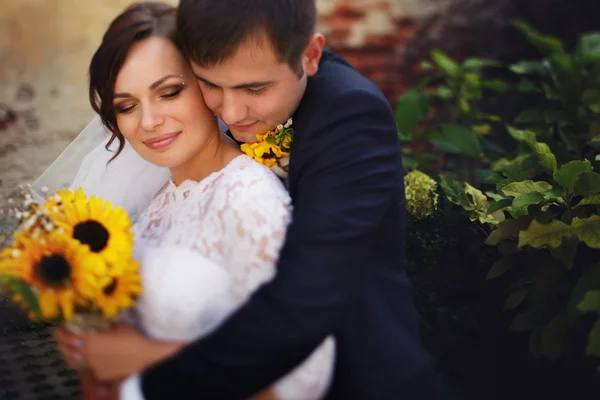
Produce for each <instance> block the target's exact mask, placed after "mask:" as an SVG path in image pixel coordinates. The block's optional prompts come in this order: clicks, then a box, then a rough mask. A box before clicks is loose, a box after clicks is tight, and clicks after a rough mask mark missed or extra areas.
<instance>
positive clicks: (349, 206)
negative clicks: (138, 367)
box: [122, 0, 443, 400]
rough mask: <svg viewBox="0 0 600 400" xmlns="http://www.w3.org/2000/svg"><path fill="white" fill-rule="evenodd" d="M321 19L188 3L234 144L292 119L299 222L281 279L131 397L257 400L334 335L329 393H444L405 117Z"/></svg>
mask: <svg viewBox="0 0 600 400" xmlns="http://www.w3.org/2000/svg"><path fill="white" fill-rule="evenodd" d="M315 21H316V7H315V0H218V1H215V0H181V2H180V6H179V14H178V29H179V31H180V36H181V45H182V47H183V49H184V51H185V52H186V54H187V55H188V56H189V58H190V61H191V63H192V67H193V70H194V73H195V74H196V76H197V78H198V81H199V84H200V87H201V88H202V93H203V95H204V100H205V101H206V104H207V105H208V107H209V108H210V109H211V110H212V111H213V112H214V114H215V115H217V116H218V117H219V118H221V119H222V120H223V121H224V122H225V123H226V124H227V125H228V127H229V128H230V132H231V134H232V136H233V137H234V138H235V139H236V140H238V141H240V142H253V141H255V140H256V138H255V135H256V134H260V133H264V132H266V131H267V130H269V129H272V128H274V127H275V126H277V125H278V124H281V123H283V122H285V121H286V120H287V119H288V118H290V117H292V118H293V127H294V131H295V137H294V142H293V145H292V150H291V154H292V155H291V162H290V167H289V177H288V179H289V181H288V187H289V191H290V194H291V196H292V198H293V202H294V213H293V223H292V224H291V226H290V227H289V231H288V233H287V237H286V241H285V245H284V247H283V250H282V252H281V258H280V261H279V264H278V273H277V275H276V277H275V278H274V280H273V281H271V282H270V283H268V284H266V285H265V286H263V287H262V288H261V289H260V290H258V291H257V292H256V293H255V294H254V295H253V296H252V297H251V299H250V300H249V302H248V303H247V304H246V305H245V306H244V307H242V308H241V309H240V310H239V312H237V313H236V314H234V315H233V317H232V318H231V319H230V320H229V321H228V322H226V323H225V324H224V325H223V326H222V327H221V328H220V329H218V330H217V331H216V332H215V333H214V334H212V335H211V336H209V337H208V338H205V339H203V340H199V341H197V342H195V343H193V344H191V345H190V346H189V347H187V348H186V349H185V350H183V351H182V352H181V353H179V354H178V355H177V356H175V357H173V358H171V359H169V360H167V361H165V362H163V363H162V364H160V365H156V366H154V367H152V368H150V369H148V370H147V371H145V372H144V373H143V374H140V375H139V376H134V377H133V378H130V379H129V380H128V381H127V382H126V384H125V385H124V386H123V388H122V393H124V391H129V393H131V392H130V391H133V392H136V391H138V392H139V391H140V390H141V392H143V396H144V398H146V399H188V398H202V399H217V398H218V399H242V398H248V397H249V396H251V395H253V394H255V393H258V392H259V391H260V390H261V389H264V388H265V387H267V386H268V385H269V384H270V383H272V382H274V381H275V380H277V378H279V377H281V376H283V375H284V374H285V373H286V372H288V371H290V370H291V369H293V367H295V366H297V365H299V364H300V363H301V362H302V361H303V360H304V359H305V358H306V357H307V356H308V355H309V354H310V353H311V351H312V350H314V349H315V348H316V347H317V346H318V345H319V344H320V343H321V342H322V341H323V340H324V339H325V337H327V336H328V335H330V334H334V335H335V338H336V343H337V357H336V364H335V376H334V380H333V383H332V387H331V390H330V393H329V395H328V398H330V399H361V400H371V399H377V400H385V399H390V400H391V399H394V400H396V399H402V400H417V399H418V400H429V399H441V398H443V395H442V389H441V386H440V383H439V382H438V378H437V376H436V375H435V374H434V372H433V371H432V368H431V366H430V360H429V356H428V354H427V353H426V351H425V350H424V349H423V347H422V345H421V342H420V340H419V333H418V317H417V314H416V312H415V309H414V306H413V300H412V297H413V296H412V291H411V286H410V284H409V281H408V279H407V277H406V274H405V271H404V269H405V249H404V237H405V229H406V218H405V205H404V200H405V199H404V188H403V170H402V163H401V160H400V155H399V153H400V148H399V143H398V139H397V134H396V124H395V121H394V116H393V113H392V110H391V109H390V106H389V104H388V102H387V100H386V99H385V97H384V96H383V95H382V94H381V92H380V91H379V90H378V89H377V88H376V87H375V86H374V85H373V84H372V83H371V82H369V81H368V80H367V79H365V78H364V77H362V76H361V75H360V74H359V73H358V72H357V71H356V70H354V69H353V68H352V67H351V66H350V65H349V64H348V63H347V62H346V61H344V60H343V59H341V58H339V57H337V56H336V55H334V54H333V53H331V52H330V51H328V50H327V49H326V48H324V39H323V36H322V35H321V34H319V33H314V29H315ZM127 398H129V397H127Z"/></svg>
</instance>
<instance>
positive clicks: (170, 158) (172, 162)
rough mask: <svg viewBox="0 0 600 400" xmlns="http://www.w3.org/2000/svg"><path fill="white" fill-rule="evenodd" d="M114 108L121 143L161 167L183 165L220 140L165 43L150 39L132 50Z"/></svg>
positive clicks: (186, 70)
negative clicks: (122, 140)
mask: <svg viewBox="0 0 600 400" xmlns="http://www.w3.org/2000/svg"><path fill="white" fill-rule="evenodd" d="M113 104H114V108H115V112H116V117H117V125H118V127H119V130H120V131H121V133H122V134H123V136H125V139H127V141H128V142H129V143H130V144H131V146H132V147H133V148H134V149H135V151H136V152H137V153H138V154H139V155H140V156H142V157H143V158H144V159H146V160H147V161H149V162H151V163H153V164H156V165H159V166H162V167H168V168H173V167H177V166H180V165H182V164H184V163H185V162H186V161H188V160H190V159H191V158H192V157H194V156H195V155H196V154H198V153H199V152H200V150H201V149H202V148H203V147H204V146H205V145H206V144H207V143H208V142H209V141H211V140H214V139H215V136H216V135H218V128H217V121H216V118H215V116H214V115H213V114H212V113H211V112H210V111H209V110H208V108H207V107H206V104H205V103H204V99H203V98H202V93H201V91H200V89H199V87H198V83H197V80H196V79H194V75H193V73H192V71H191V69H190V66H189V64H188V63H187V61H186V60H185V58H184V57H183V56H182V55H181V53H180V52H179V51H178V50H177V48H176V47H175V46H174V45H173V43H171V42H170V41H169V40H168V39H165V38H161V37H151V38H149V39H146V40H143V41H141V42H139V43H136V44H135V45H134V46H133V47H132V48H131V49H130V51H129V54H128V55H127V58H126V60H125V63H124V64H123V67H122V68H121V70H120V71H119V74H118V75H117V79H116V81H115V91H114V100H113Z"/></svg>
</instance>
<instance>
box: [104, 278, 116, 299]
mask: <svg viewBox="0 0 600 400" xmlns="http://www.w3.org/2000/svg"><path fill="white" fill-rule="evenodd" d="M117 283H118V281H117V278H113V279H112V281H111V282H110V284H108V285H106V286H104V289H103V290H102V291H103V292H104V294H105V295H106V296H110V295H111V294H113V293H114V292H115V289H116V288H117Z"/></svg>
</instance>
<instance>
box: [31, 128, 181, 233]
mask: <svg viewBox="0 0 600 400" xmlns="http://www.w3.org/2000/svg"><path fill="white" fill-rule="evenodd" d="M109 139H110V133H109V132H108V131H107V129H106V128H105V127H104V125H102V121H101V120H100V117H99V116H96V117H95V118H94V119H92V121H91V122H90V123H89V124H88V125H87V126H86V127H85V129H84V130H83V131H81V133H80V134H79V135H78V136H77V137H76V138H75V140H73V142H72V143H71V144H70V145H69V146H68V147H67V148H66V149H65V150H64V151H63V152H62V154H61V155H60V156H59V157H58V158H57V159H56V160H55V161H54V162H53V163H52V164H51V165H50V167H48V169H47V170H46V171H44V173H42V175H41V176H40V177H39V178H37V179H36V181H35V182H33V184H32V185H31V195H32V197H33V199H34V200H35V201H36V202H43V201H44V200H45V198H46V196H47V195H49V194H53V193H56V192H57V191H58V190H60V189H62V188H69V189H73V190H75V189H77V188H82V189H83V190H84V192H85V193H86V195H88V196H90V195H96V196H99V197H102V198H103V199H104V200H108V201H110V202H111V203H113V204H114V205H115V206H121V207H123V209H124V210H125V211H127V213H128V214H129V217H130V218H131V220H132V221H133V222H135V221H136V220H137V218H138V216H139V215H140V213H141V212H142V211H143V210H144V209H145V208H146V207H147V206H148V204H149V203H150V201H151V200H152V198H153V197H154V195H155V194H156V193H157V192H158V191H159V190H160V189H161V188H162V187H163V186H164V184H165V183H166V182H167V181H168V180H169V178H170V172H169V169H168V168H163V167H158V166H156V165H154V164H151V163H150V162H148V161H146V160H144V159H143V158H142V157H140V156H139V155H138V154H137V153H136V152H135V151H134V150H133V148H132V147H131V146H130V145H129V143H126V144H125V148H124V149H123V151H122V152H121V154H119V156H117V157H116V158H115V159H114V160H113V161H111V162H110V163H109V162H108V161H109V160H110V159H111V158H112V157H113V155H114V154H115V151H116V149H117V148H118V142H117V141H116V140H115V141H114V142H113V144H112V145H111V148H110V150H111V151H108V150H106V148H105V146H106V144H107V143H108V141H109Z"/></svg>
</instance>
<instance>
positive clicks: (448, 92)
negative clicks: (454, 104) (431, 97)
mask: <svg viewBox="0 0 600 400" xmlns="http://www.w3.org/2000/svg"><path fill="white" fill-rule="evenodd" d="M435 94H436V96H437V97H439V98H440V99H443V100H448V99H450V98H452V89H450V88H449V87H448V86H440V87H439V88H437V90H436V91H435Z"/></svg>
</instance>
